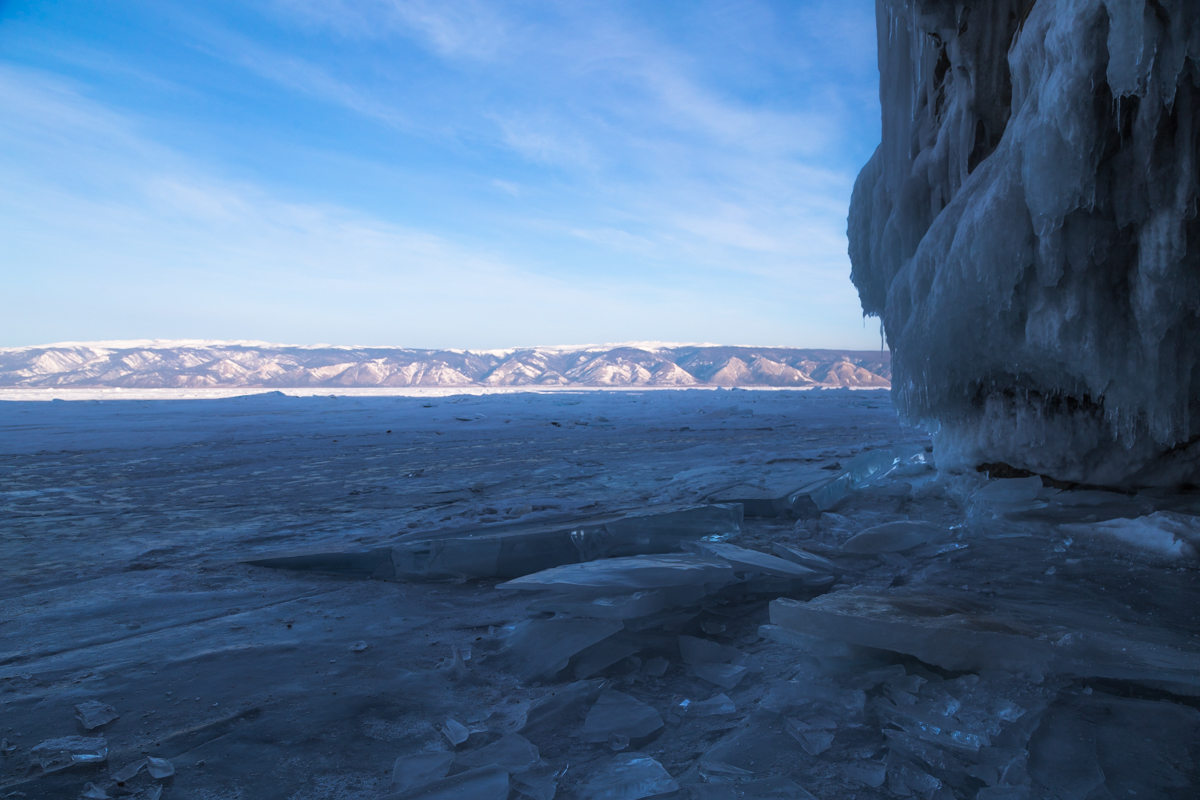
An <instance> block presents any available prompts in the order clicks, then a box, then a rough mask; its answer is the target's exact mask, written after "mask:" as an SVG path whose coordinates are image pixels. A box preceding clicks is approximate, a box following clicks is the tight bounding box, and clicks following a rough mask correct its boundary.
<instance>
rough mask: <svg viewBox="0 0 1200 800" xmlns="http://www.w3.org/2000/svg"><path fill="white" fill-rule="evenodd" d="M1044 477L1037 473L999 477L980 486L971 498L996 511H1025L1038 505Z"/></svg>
mask: <svg viewBox="0 0 1200 800" xmlns="http://www.w3.org/2000/svg"><path fill="white" fill-rule="evenodd" d="M1042 488H1043V487H1042V479H1041V478H1039V477H1037V476H1036V475H1032V476H1030V477H1028V478H999V479H997V480H991V481H988V482H987V483H985V484H984V485H983V486H982V487H980V488H979V489H978V490H976V492H975V493H974V494H973V495H972V496H971V499H972V500H973V501H974V502H976V503H980V504H982V505H985V506H988V507H990V508H992V509H994V510H996V511H1001V512H1012V511H1025V510H1028V509H1031V508H1034V507H1035V506H1036V505H1038V496H1039V495H1040V494H1041V493H1042Z"/></svg>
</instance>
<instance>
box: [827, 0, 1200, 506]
mask: <svg viewBox="0 0 1200 800" xmlns="http://www.w3.org/2000/svg"><path fill="white" fill-rule="evenodd" d="M878 31H879V48H880V52H879V68H880V75H881V87H880V94H881V100H882V106H883V141H882V144H881V145H880V147H879V148H878V150H876V152H875V155H874V156H873V157H872V158H871V160H870V162H869V163H868V164H867V166H866V167H865V168H864V169H863V171H862V173H861V174H860V176H859V178H858V181H857V184H856V186H855V188H854V195H853V199H852V202H851V208H850V220H849V238H850V257H851V261H852V264H853V272H852V279H853V281H854V283H855V285H856V286H857V287H858V290H859V294H860V297H861V299H862V305H863V310H864V311H865V312H866V313H867V314H871V315H876V316H879V317H880V318H881V319H882V322H883V327H884V330H885V331H886V334H887V339H888V343H889V345H890V347H891V351H892V357H893V382H892V385H893V390H892V391H893V397H894V400H895V402H896V405H897V408H898V409H899V411H900V412H901V414H902V415H903V416H904V417H906V418H907V419H909V420H912V421H920V422H924V423H927V424H930V425H931V426H933V427H935V428H936V429H937V434H936V436H935V444H936V448H937V452H938V457H939V466H943V467H954V466H959V467H973V466H978V465H980V464H982V463H989V462H991V463H996V462H999V463H1005V464H1008V465H1011V466H1014V467H1018V468H1022V469H1028V470H1032V471H1034V472H1038V473H1042V474H1046V475H1050V476H1053V477H1055V478H1058V479H1062V480H1067V481H1077V482H1083V483H1092V484H1101V485H1166V484H1173V483H1178V482H1186V481H1190V480H1193V479H1194V478H1195V476H1196V475H1197V473H1198V472H1200V451H1198V450H1197V448H1196V447H1193V446H1191V445H1192V443H1193V439H1194V438H1195V437H1196V436H1198V435H1200V370H1198V369H1197V366H1198V364H1200V270H1197V265H1198V262H1200V220H1198V219H1197V215H1196V208H1197V189H1198V187H1200V174H1198V172H1197V170H1198V169H1200V164H1198V156H1200V124H1198V118H1197V114H1198V111H1200V5H1198V4H1196V3H1195V2H1193V0H1157V2H1145V1H1144V0H1038V1H1037V2H1034V0H984V1H983V2H972V3H966V2H962V1H961V0H958V2H955V1H954V0H879V3H878Z"/></svg>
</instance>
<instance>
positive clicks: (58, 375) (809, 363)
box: [0, 340, 892, 388]
mask: <svg viewBox="0 0 1200 800" xmlns="http://www.w3.org/2000/svg"><path fill="white" fill-rule="evenodd" d="M891 374H892V370H891V357H890V354H889V353H887V352H872V351H855V350H801V349H795V348H788V347H741V346H738V347H727V346H721V345H711V344H692V345H688V344H665V343H660V342H653V343H646V342H640V343H630V344H619V345H584V346H575V347H528V348H515V349H511V350H413V349H407V348H400V347H346V346H329V345H316V346H296V345H279V344H268V343H265V342H245V341H237V342H219V341H197V340H147V341H127V342H81V343H63V344H51V345H40V346H33V347H15V348H0V387H25V388H32V387H67V386H78V387H107V386H112V387H118V386H119V387H130V388H134V387H136V388H176V387H177V388H205V387H208V388H222V387H242V386H245V387H275V388H288V387H292V388H298V387H317V386H329V387H344V388H350V387H358V388H362V387H392V386H396V387H401V386H429V387H438V386H441V387H445V386H679V387H682V386H706V385H707V386H793V387H810V386H811V387H818V386H819V387H853V388H858V387H864V388H865V387H871V388H887V387H888V386H890V381H891Z"/></svg>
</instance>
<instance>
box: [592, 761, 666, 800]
mask: <svg viewBox="0 0 1200 800" xmlns="http://www.w3.org/2000/svg"><path fill="white" fill-rule="evenodd" d="M676 791H679V784H678V783H676V782H675V779H674V778H672V777H671V773H669V772H667V771H666V770H665V769H663V765H662V764H660V763H658V762H657V761H655V760H654V759H653V758H651V757H650V756H645V755H642V754H640V753H621V754H620V755H618V756H617V757H616V758H614V759H613V760H612V761H611V762H609V764H608V765H607V766H606V767H604V768H603V769H601V770H600V771H599V772H598V773H597V774H596V775H595V776H593V777H592V779H591V780H590V781H588V782H587V783H586V784H584V785H583V786H580V787H579V788H578V789H577V790H576V792H577V794H578V796H579V798H580V800H642V798H643V797H654V796H655V795H660V794H667V793H669V792H676Z"/></svg>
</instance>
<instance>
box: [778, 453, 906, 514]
mask: <svg viewBox="0 0 1200 800" xmlns="http://www.w3.org/2000/svg"><path fill="white" fill-rule="evenodd" d="M929 461H930V457H929V454H928V453H926V452H925V447H924V446H923V445H902V446H900V447H897V448H894V449H889V450H869V451H867V452H866V453H863V454H861V455H859V456H856V457H855V458H853V459H851V460H850V461H849V462H847V464H846V466H845V467H843V468H842V471H841V472H840V473H838V475H837V476H836V477H835V478H834V479H833V480H831V481H829V482H828V483H825V484H824V485H822V486H820V487H819V488H816V489H815V490H809V491H807V492H806V493H805V494H802V495H798V496H797V497H796V498H795V499H794V500H793V501H792V503H793V507H794V508H797V509H799V508H802V507H803V506H804V504H805V503H806V502H807V503H809V504H810V505H811V507H812V508H813V509H815V510H816V511H817V512H820V511H828V510H829V509H831V508H833V507H834V506H836V505H837V504H838V503H840V502H841V501H842V500H844V499H845V498H846V497H848V496H850V495H851V494H852V493H854V492H856V491H858V490H859V489H861V488H863V487H864V486H866V485H867V484H869V483H870V482H871V481H874V480H878V479H880V478H883V477H885V476H887V475H888V474H889V473H891V472H893V471H894V470H897V469H901V468H906V467H911V466H914V465H916V466H921V467H924V466H925V465H926V464H927V462H929ZM809 515H810V516H819V514H817V513H812V512H810V514H809Z"/></svg>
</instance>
